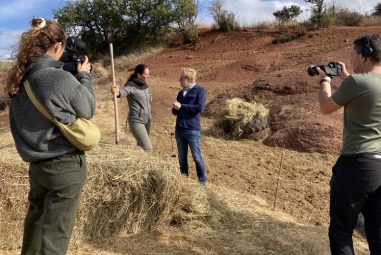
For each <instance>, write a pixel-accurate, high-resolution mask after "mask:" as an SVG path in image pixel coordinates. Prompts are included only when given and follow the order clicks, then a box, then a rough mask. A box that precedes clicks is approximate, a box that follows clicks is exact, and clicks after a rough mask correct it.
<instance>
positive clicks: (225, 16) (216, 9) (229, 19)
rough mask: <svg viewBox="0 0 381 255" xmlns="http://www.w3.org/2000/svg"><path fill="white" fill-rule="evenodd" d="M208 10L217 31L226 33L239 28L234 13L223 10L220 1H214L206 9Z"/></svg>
mask: <svg viewBox="0 0 381 255" xmlns="http://www.w3.org/2000/svg"><path fill="white" fill-rule="evenodd" d="M208 10H209V12H210V13H211V14H212V15H213V19H214V22H215V24H216V26H217V29H218V30H219V31H222V32H228V31H233V30H237V29H238V28H239V26H238V23H237V22H236V20H235V15H234V13H233V12H229V11H227V10H225V9H223V1H222V0H214V1H213V2H212V3H211V4H210V6H209V7H208Z"/></svg>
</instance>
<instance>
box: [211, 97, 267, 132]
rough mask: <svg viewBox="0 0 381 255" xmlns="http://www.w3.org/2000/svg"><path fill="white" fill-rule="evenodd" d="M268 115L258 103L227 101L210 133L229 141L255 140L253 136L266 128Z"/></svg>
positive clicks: (237, 99) (240, 100)
mask: <svg viewBox="0 0 381 255" xmlns="http://www.w3.org/2000/svg"><path fill="white" fill-rule="evenodd" d="M268 114H269V110H268V109H267V108H266V107H265V106H264V105H263V104H261V103H259V102H256V101H252V102H246V101H244V100H242V99H240V98H233V99H230V100H228V101H227V107H226V109H225V110H224V111H223V112H221V113H220V114H219V116H217V118H216V120H215V121H214V124H213V127H212V128H211V130H210V132H211V134H212V135H216V136H220V137H226V138H229V139H239V138H256V136H254V135H255V134H258V133H259V132H261V131H263V130H265V129H266V128H267V116H268ZM262 138H263V137H262Z"/></svg>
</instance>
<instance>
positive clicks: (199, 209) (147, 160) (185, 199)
mask: <svg viewBox="0 0 381 255" xmlns="http://www.w3.org/2000/svg"><path fill="white" fill-rule="evenodd" d="M15 154H16V151H15V148H14V147H13V146H12V147H7V148H2V150H1V157H0V174H1V175H0V215H1V216H0V236H2V238H1V239H0V240H1V241H0V250H1V249H15V248H17V247H18V246H19V245H20V243H21V237H22V222H23V218H24V215H25V212H26V210H27V199H26V194H27V189H28V177H27V167H28V165H27V164H26V163H23V162H22V161H21V160H20V159H19V158H18V157H15V156H14V155H15ZM87 158H88V177H87V182H86V185H85V187H84V190H83V194H82V197H81V203H80V208H79V213H78V218H77V222H76V227H75V231H74V239H77V240H79V239H89V238H102V237H108V236H112V235H118V234H126V233H137V232H139V231H141V230H151V229H154V228H160V227H164V226H169V225H175V226H184V225H189V224H190V225H192V226H193V227H201V226H218V225H219V224H220V222H222V221H223V219H222V218H223V216H224V215H223V214H224V213H223V212H219V211H218V208H219V207H218V200H216V199H213V196H212V198H211V197H210V196H211V194H208V193H207V190H206V189H205V187H203V186H201V185H200V184H198V183H196V182H194V181H192V180H190V179H187V178H185V177H183V176H181V175H180V174H179V170H178V169H177V162H176V163H175V162H173V161H171V160H168V161H166V160H161V159H159V158H157V157H155V156H152V155H149V154H146V153H144V152H143V151H142V150H140V149H139V148H136V147H134V148H131V147H127V146H115V145H107V144H101V145H100V147H99V148H97V149H95V150H94V151H91V152H90V153H89V154H88V156H87Z"/></svg>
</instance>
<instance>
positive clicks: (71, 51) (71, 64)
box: [61, 36, 87, 75]
mask: <svg viewBox="0 0 381 255" xmlns="http://www.w3.org/2000/svg"><path fill="white" fill-rule="evenodd" d="M86 52H87V46H86V43H85V42H84V41H82V40H81V39H80V38H77V37H72V36H70V37H68V38H67V40H66V46H65V51H64V54H63V55H62V57H61V61H62V62H63V63H64V66H63V69H64V70H65V71H68V72H70V73H71V74H73V75H76V74H77V65H78V64H79V63H83V62H84V61H85V55H86V54H85V53H86Z"/></svg>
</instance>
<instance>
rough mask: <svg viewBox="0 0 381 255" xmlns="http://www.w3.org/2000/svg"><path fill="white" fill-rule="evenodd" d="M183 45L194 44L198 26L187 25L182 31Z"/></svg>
mask: <svg viewBox="0 0 381 255" xmlns="http://www.w3.org/2000/svg"><path fill="white" fill-rule="evenodd" d="M181 34H182V36H183V41H184V43H191V42H195V41H197V39H198V26H197V25H196V24H189V25H187V26H186V27H185V28H184V29H183V30H182V31H181Z"/></svg>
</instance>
